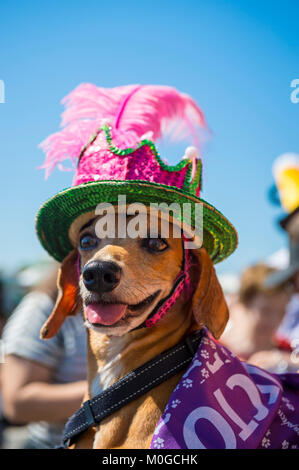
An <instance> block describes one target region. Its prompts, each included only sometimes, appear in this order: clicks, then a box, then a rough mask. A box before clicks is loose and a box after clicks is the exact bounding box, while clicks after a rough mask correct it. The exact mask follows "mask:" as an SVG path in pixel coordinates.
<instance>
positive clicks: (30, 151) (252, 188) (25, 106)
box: [0, 0, 299, 272]
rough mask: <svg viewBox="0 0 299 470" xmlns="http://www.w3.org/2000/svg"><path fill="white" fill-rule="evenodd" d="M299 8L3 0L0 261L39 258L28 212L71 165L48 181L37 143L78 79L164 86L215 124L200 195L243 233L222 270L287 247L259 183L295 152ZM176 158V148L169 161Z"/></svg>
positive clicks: (67, 180) (64, 178) (67, 178)
mask: <svg viewBox="0 0 299 470" xmlns="http://www.w3.org/2000/svg"><path fill="white" fill-rule="evenodd" d="M298 17H299V4H298V1H296V0H285V1H284V2H282V1H273V0H272V1H270V0H269V1H267V0H259V1H258V0H250V1H249V0H242V1H240V0H239V1H237V0H236V1H227V0H226V1H221V0H213V1H207V0H206V1H201V0H196V1H193V0H185V1H175V0H172V1H171V0H159V1H158V0H152V1H150V2H146V1H142V2H140V1H139V2H138V1H133V0H127V1H126V2H123V1H120V0H115V1H114V2H103V1H101V0H98V1H95V0H90V1H82V0H80V1H79V0H72V1H71V0H64V1H63V2H61V1H51V2H50V1H43V2H40V1H32V0H27V1H26V2H10V1H8V0H2V1H1V5H0V44H1V51H0V79H1V80H3V81H4V83H5V103H4V104H0V156H1V177H2V178H1V185H0V192H1V198H0V210H1V217H2V219H1V231H0V269H5V270H13V269H14V268H15V267H17V266H19V265H21V264H22V263H27V262H31V261H34V260H38V259H40V258H41V257H45V253H44V251H43V249H42V248H41V247H40V245H39V243H38V240H37V238H36V236H35V231H34V218H35V214H36V212H37V210H38V208H39V206H40V205H41V204H42V203H43V202H44V201H45V200H46V199H47V198H49V197H51V196H52V195H54V194H55V193H56V192H58V191H59V190H61V189H63V188H65V187H68V186H70V184H71V180H72V174H71V173H62V172H59V171H58V170H56V171H55V172H54V173H53V174H52V175H51V177H50V178H49V179H48V180H47V181H45V180H44V175H43V172H42V171H39V170H37V169H36V168H37V167H38V165H40V164H41V163H42V162H43V154H42V152H41V150H39V149H38V148H37V145H38V144H39V142H40V141H42V140H43V139H44V138H45V137H46V136H47V135H49V134H50V133H52V132H55V131H56V130H58V126H59V123H60V113H61V111H62V107H61V105H60V100H61V99H62V98H63V97H64V96H65V95H66V94H67V93H68V92H69V91H70V90H72V89H73V88H74V87H75V86H77V85H78V84H79V83H81V82H91V83H94V84H96V85H99V86H104V87H105V86H107V87H113V86H118V85H124V84H130V83H142V84H146V83H154V84H167V85H172V86H175V87H177V88H178V89H179V90H180V91H184V92H187V93H189V94H191V95H192V96H193V98H195V99H196V101H197V102H198V104H199V105H200V106H201V108H202V109H203V111H204V113H205V115H206V119H207V121H208V124H209V126H210V128H211V129H212V131H213V138H212V140H211V141H210V142H209V144H208V145H207V146H206V151H205V154H204V191H203V194H202V196H203V197H204V199H206V200H207V201H209V202H210V203H212V204H213V205H215V206H216V207H217V208H218V209H219V210H220V211H222V212H223V213H224V214H225V215H226V216H227V217H228V218H229V219H230V220H231V222H233V224H234V225H235V227H236V228H237V230H238V232H239V238H240V243H239V248H238V249H237V251H236V252H235V254H233V255H232V256H231V257H230V258H229V259H228V260H227V261H225V262H223V263H222V264H221V265H219V268H218V269H219V271H220V272H223V271H236V272H238V271H240V270H241V269H242V268H243V267H244V266H246V265H247V264H248V263H252V262H255V261H256V260H259V259H261V258H263V257H265V256H267V255H269V254H271V253H272V252H273V251H275V250H277V249H279V248H280V247H281V246H283V245H285V244H286V240H285V237H284V234H283V233H282V232H281V231H279V229H278V228H277V222H276V221H277V218H278V217H279V215H281V214H282V211H281V210H280V209H279V208H275V207H274V206H271V204H270V203H269V201H268V198H267V191H268V188H269V187H270V186H271V184H272V174H271V167H272V163H273V161H274V159H275V158H276V157H277V156H278V155H279V154H281V153H284V152H299V132H298V130H299V129H298V127H299V103H298V104H297V105H296V104H293V103H292V102H291V100H290V93H291V91H292V89H291V88H290V83H291V81H292V80H293V79H295V78H299V60H298V59H299V31H298ZM168 157H169V155H168ZM180 158H181V152H179V151H177V152H175V149H174V151H173V153H172V155H171V157H170V158H168V159H169V161H170V162H171V163H175V162H176V161H178V160H179V159H180Z"/></svg>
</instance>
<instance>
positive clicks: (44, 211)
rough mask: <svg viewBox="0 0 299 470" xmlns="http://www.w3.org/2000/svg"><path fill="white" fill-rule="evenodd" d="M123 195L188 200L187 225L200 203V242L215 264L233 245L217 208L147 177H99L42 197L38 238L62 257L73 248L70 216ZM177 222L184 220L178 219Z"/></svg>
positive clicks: (150, 200) (155, 200)
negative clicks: (53, 194) (70, 237)
mask: <svg viewBox="0 0 299 470" xmlns="http://www.w3.org/2000/svg"><path fill="white" fill-rule="evenodd" d="M120 194H121V195H125V196H126V201H127V203H133V202H138V203H143V204H145V205H147V206H148V205H149V204H150V203H156V204H160V203H163V202H164V203H167V204H171V203H178V204H180V205H182V204H184V203H192V204H191V219H190V225H191V227H195V210H194V206H195V204H202V206H203V246H204V247H205V248H206V250H207V252H208V253H209V255H210V257H211V259H212V260H213V262H214V263H215V264H216V263H218V262H220V261H222V260H224V259H225V258H227V257H228V256H229V255H230V254H231V253H233V251H234V250H235V249H236V247H237V244H238V236H237V232H236V230H235V228H234V227H233V225H232V224H231V223H230V222H229V221H228V220H227V219H226V218H225V217H224V215H222V214H221V212H219V211H218V210H217V209H215V208H214V207H213V206H211V205H210V204H208V203H207V202H206V201H204V200H203V199H200V198H198V197H196V196H194V195H192V194H190V193H188V192H186V191H183V190H180V189H178V188H176V187H174V186H167V185H163V184H158V183H151V182H147V181H138V180H137V181H136V180H134V181H117V180H113V181H111V180H102V181H95V182H89V183H84V184H81V185H78V186H74V187H71V188H68V189H65V190H63V191H61V192H59V193H58V194H56V195H55V196H54V197H52V198H51V199H49V200H48V201H46V202H45V203H44V204H43V205H42V207H41V208H40V210H39V212H38V214H37V217H36V231H37V235H38V237H39V240H40V242H41V244H42V245H43V247H44V248H45V249H46V250H47V251H48V253H49V254H50V255H51V256H52V257H53V258H55V259H56V260H57V261H62V260H63V259H64V258H65V257H66V256H67V255H68V253H69V252H70V251H71V250H72V249H73V248H74V247H73V246H72V244H71V242H70V240H69V229H70V227H71V225H72V223H73V222H74V220H75V219H76V218H77V217H79V216H80V215H82V214H84V213H85V212H89V211H92V210H94V209H95V207H96V206H97V205H98V204H99V203H103V202H107V203H111V204H114V205H116V204H117V203H118V196H119V195H120ZM180 222H184V221H183V220H181V221H180Z"/></svg>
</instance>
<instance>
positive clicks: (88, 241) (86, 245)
mask: <svg viewBox="0 0 299 470" xmlns="http://www.w3.org/2000/svg"><path fill="white" fill-rule="evenodd" d="M98 243H99V241H98V239H97V238H96V237H94V236H93V235H83V236H82V237H81V238H80V248H81V250H92V249H93V248H96V247H97V246H98Z"/></svg>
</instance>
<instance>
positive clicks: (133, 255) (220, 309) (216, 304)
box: [41, 214, 228, 338]
mask: <svg viewBox="0 0 299 470" xmlns="http://www.w3.org/2000/svg"><path fill="white" fill-rule="evenodd" d="M147 217H148V216H147ZM83 219H84V221H83V220H82V219H80V218H79V219H78V220H76V221H75V223H74V225H73V227H72V228H71V229H70V239H71V241H72V244H73V246H74V249H73V251H72V252H71V253H70V254H69V255H68V256H67V257H66V258H65V259H64V261H63V263H62V266H61V269H60V271H59V275H58V291H59V293H58V298H57V302H56V305H55V307H54V310H53V312H52V314H51V316H50V317H49V319H48V320H47V322H46V323H45V325H44V326H43V328H42V330H41V337H42V338H51V337H52V336H54V335H55V334H56V333H57V331H58V330H59V328H60V327H61V325H62V323H63V321H64V319H65V318H66V316H67V315H69V314H74V313H75V312H76V311H77V310H78V307H79V306H80V307H81V306H82V307H83V311H84V316H85V319H86V325H87V327H88V328H91V329H92V330H94V332H98V333H104V334H107V335H112V336H122V335H124V334H126V333H128V332H130V331H131V330H133V329H135V328H136V327H138V326H140V325H142V324H143V322H144V321H145V320H146V319H147V318H148V317H149V315H150V314H151V313H152V312H153V311H154V309H155V307H157V306H158V304H159V302H161V301H163V299H164V298H165V297H167V296H168V295H169V294H170V292H171V290H172V288H173V286H174V283H175V280H176V278H177V276H178V274H179V273H180V271H181V269H182V262H183V257H184V252H183V241H182V238H181V237H178V231H177V230H175V226H174V225H173V226H172V225H171V224H170V227H169V234H168V235H167V236H165V231H164V230H163V223H162V221H161V220H160V219H159V223H158V224H157V227H158V228H157V231H156V232H155V236H153V235H151V234H149V232H148V227H150V224H144V229H143V230H144V231H143V232H142V230H141V231H140V230H138V232H139V235H138V236H137V237H135V238H134V237H129V236H127V237H124V236H118V233H116V234H114V235H113V237H112V236H111V237H107V236H105V237H100V236H99V234H98V230H97V224H98V222H99V220H100V218H99V217H98V218H96V219H95V218H94V214H93V216H92V217H91V216H89V215H88V214H84V217H83ZM129 223H130V217H127V219H126V224H127V225H128V224H129ZM176 228H177V227H176ZM161 232H162V233H161ZM162 235H163V236H162ZM190 252H191V258H192V269H191V270H190V276H191V281H192V286H191V288H192V290H193V294H192V302H191V309H192V314H193V315H192V316H193V319H194V321H195V322H196V323H197V324H198V325H199V326H202V325H206V326H207V327H208V328H209V330H210V331H211V332H212V334H213V335H214V337H215V338H219V336H220V335H221V334H222V332H223V330H224V328H225V325H226V323H227V320H228V309H227V305H226V302H225V299H224V296H223V292H222V289H221V286H220V284H219V282H218V279H217V277H216V273H215V270H214V267H213V263H212V261H211V259H210V257H209V255H208V253H207V252H206V250H205V249H204V248H200V249H192V250H190ZM78 260H79V264H80V266H79V268H80V269H79V270H78ZM78 271H80V272H78ZM179 300H180V302H181V316H182V320H184V318H185V317H186V311H185V306H184V305H183V303H184V301H185V300H184V295H182V296H181V297H180V299H179ZM176 305H177V303H176V304H175V306H176ZM171 313H172V309H170V311H169V312H168V313H167V315H166V316H165V317H164V319H163V321H167V319H168V321H171ZM184 315H185V317H184ZM161 321H162V320H161ZM159 323H160V322H158V324H157V327H158V326H159Z"/></svg>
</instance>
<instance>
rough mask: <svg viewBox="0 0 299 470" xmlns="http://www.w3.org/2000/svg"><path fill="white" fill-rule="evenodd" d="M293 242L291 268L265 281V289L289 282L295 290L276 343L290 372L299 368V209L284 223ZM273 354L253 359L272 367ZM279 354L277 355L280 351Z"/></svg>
mask: <svg viewBox="0 0 299 470" xmlns="http://www.w3.org/2000/svg"><path fill="white" fill-rule="evenodd" d="M280 225H281V227H282V228H283V229H284V230H285V231H286V233H287V235H288V239H289V253H290V260H289V265H288V266H287V267H286V268H285V269H282V270H279V271H277V272H275V273H272V274H271V275H269V276H268V277H267V279H266V280H265V286H266V287H267V288H270V289H273V288H277V286H278V285H279V284H282V283H288V285H289V286H290V287H291V294H292V295H291V298H290V301H289V303H288V305H287V307H286V314H285V316H284V318H283V319H282V322H281V323H280V325H279V327H278V329H277V331H276V334H275V342H276V345H277V348H278V351H279V352H280V354H281V356H282V358H283V360H285V369H286V371H293V370H298V369H299V207H296V209H294V210H293V211H292V212H291V213H290V214H289V215H288V216H286V217H285V218H284V219H282V220H281V221H280ZM274 353H275V351H273V354H272V355H271V354H270V353H268V354H259V355H255V356H254V357H253V358H252V359H253V360H254V361H255V362H256V363H258V364H257V365H260V366H261V367H265V368H271V367H272V364H273V363H274V361H275V354H274ZM276 354H277V352H276Z"/></svg>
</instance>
